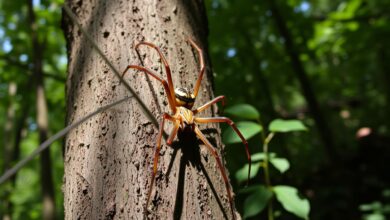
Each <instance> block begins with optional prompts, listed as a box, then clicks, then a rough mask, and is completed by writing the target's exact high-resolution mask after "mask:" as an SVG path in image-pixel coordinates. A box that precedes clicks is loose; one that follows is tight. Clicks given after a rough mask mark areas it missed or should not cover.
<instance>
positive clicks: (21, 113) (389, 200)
mask: <svg viewBox="0 0 390 220" xmlns="http://www.w3.org/2000/svg"><path fill="white" fill-rule="evenodd" d="M62 3H63V1H62V0H53V1H44V0H33V1H31V2H30V3H29V1H21V0H13V1H0V100H1V105H0V126H1V128H0V129H1V132H2V135H0V143H1V146H3V147H2V148H1V154H0V155H1V156H0V171H1V172H0V173H3V172H4V170H5V169H6V167H10V166H11V165H13V164H15V162H16V161H18V160H20V158H23V157H25V156H26V155H28V154H29V153H31V152H32V151H33V150H34V148H35V147H36V146H37V145H38V142H39V139H40V138H41V139H42V138H44V137H45V135H46V136H50V135H52V134H54V133H55V132H57V131H59V130H60V129H61V128H63V127H64V121H65V94H64V91H65V79H66V74H65V71H66V63H67V59H66V48H65V41H64V37H63V33H62V30H61V4H62ZM206 8H207V14H208V20H209V25H208V29H209V48H208V49H209V51H208V52H209V54H210V56H211V60H212V67H213V75H214V87H215V95H225V96H226V97H227V107H229V106H234V105H236V104H244V103H245V104H250V105H252V106H254V107H255V108H256V109H257V110H258V112H260V117H261V120H262V123H263V124H264V125H267V124H269V123H270V122H271V121H272V120H273V119H276V118H283V119H300V120H301V121H302V122H303V123H304V124H305V125H306V127H307V128H308V131H307V132H299V133H298V132H293V133H288V134H278V135H277V136H276V137H275V138H274V140H273V142H272V143H270V146H269V148H270V151H272V152H275V153H276V154H277V155H279V156H282V157H283V158H286V159H287V160H288V161H289V164H290V169H289V170H288V171H287V172H285V173H284V174H282V175H281V174H280V172H278V171H277V170H276V169H274V168H270V177H271V179H272V182H273V184H275V185H291V186H294V187H296V188H297V189H298V190H299V192H300V194H301V195H302V196H303V197H305V198H307V199H308V200H309V202H310V206H311V207H310V215H309V216H310V219H370V220H375V219H377V220H382V219H387V218H389V216H390V184H389V183H390V175H389V174H390V172H389V171H388V168H389V167H390V166H389V165H390V164H389V161H390V144H389V143H390V132H389V129H390V115H389V113H390V22H389V21H390V11H389V9H390V1H389V0H345V1H342V0H318V1H302V0H285V1H281V0H279V1H273V0H264V1H255V0H245V1H243V0H230V1H228V0H206ZM36 68H41V70H42V71H41V72H42V73H43V74H41V75H36V73H37V69H36ZM38 72H39V71H38ZM34 84H36V85H41V88H42V89H43V90H44V91H45V93H44V94H45V96H44V97H43V98H44V100H46V104H47V109H49V112H48V118H49V120H48V121H47V126H46V127H45V126H44V125H45V124H43V127H44V128H46V129H44V131H45V132H46V134H42V132H39V130H41V129H38V128H39V127H40V126H41V127H42V124H41V125H40V124H39V123H38V122H37V120H36V118H37V117H36V115H37V111H36V107H35V103H36V102H37V100H38V99H41V98H42V97H40V98H39V96H37V94H38V93H39V92H38V93H37V88H36V87H35V86H34ZM232 117H233V119H234V120H236V121H239V120H241V119H240V117H234V116H232ZM265 127H266V126H265ZM41 131H42V130H41ZM249 142H250V148H251V152H253V153H258V152H261V151H262V138H261V135H260V134H257V135H255V136H253V137H251V138H250V140H249ZM237 155H242V156H237ZM46 158H49V162H48V161H47V159H46V160H44V161H42V160H41V159H39V158H36V159H35V160H34V161H33V162H31V163H29V164H28V165H27V166H25V167H24V168H23V169H22V170H20V171H19V172H18V174H17V176H16V177H15V178H14V179H12V180H11V181H8V182H7V183H6V184H3V185H1V187H0V217H1V218H2V219H4V217H6V216H11V217H12V219H42V197H43V195H42V194H44V195H45V196H44V197H46V196H49V197H50V198H52V199H54V201H55V204H56V207H55V212H56V217H57V218H58V219H62V218H63V206H62V203H63V202H62V200H63V195H62V191H61V184H62V175H63V159H62V142H61V141H57V142H56V143H55V144H53V146H52V147H51V148H50V155H47V157H46ZM225 159H226V161H227V165H228V168H229V172H230V177H231V180H232V184H233V188H234V189H235V192H236V206H237V208H238V210H239V211H240V213H241V214H243V213H245V210H246V207H245V204H247V202H246V201H247V199H248V197H249V196H250V195H248V194H247V193H241V189H243V188H244V184H243V183H241V182H240V180H239V179H236V178H238V177H237V175H236V174H237V172H238V171H239V170H240V169H241V168H242V167H243V166H244V164H245V163H246V161H245V160H246V157H245V155H244V151H243V149H242V146H241V145H240V144H232V145H230V144H229V145H227V147H226V155H225ZM48 163H49V164H50V165H49V166H47V164H48ZM45 164H46V165H45ZM42 167H43V168H42ZM41 173H42V174H43V175H41ZM50 175H52V177H50ZM48 176H49V177H50V178H52V183H48V182H47V181H48V180H47V179H48V178H47V177H48ZM263 181H264V180H263V177H262V172H261V171H260V172H258V174H257V176H255V177H254V178H253V179H251V181H250V185H255V184H258V183H262V182H263ZM43 182H46V183H43ZM42 184H49V186H47V185H46V186H47V187H46V188H47V189H48V190H47V192H41V188H42V187H41V185H42ZM48 187H49V188H48ZM50 187H51V188H52V189H50ZM274 211H275V213H276V214H275V218H276V219H297V217H296V216H295V215H293V214H290V213H289V212H286V211H285V210H284V209H283V208H282V206H281V205H280V204H279V203H277V202H276V201H274ZM265 218H266V212H265V211H262V212H260V213H258V214H255V215H252V216H248V219H265Z"/></svg>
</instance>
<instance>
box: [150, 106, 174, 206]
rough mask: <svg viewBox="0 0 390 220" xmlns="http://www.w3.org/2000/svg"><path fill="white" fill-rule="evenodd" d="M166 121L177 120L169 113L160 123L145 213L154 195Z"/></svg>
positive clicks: (165, 114)
mask: <svg viewBox="0 0 390 220" xmlns="http://www.w3.org/2000/svg"><path fill="white" fill-rule="evenodd" d="M165 120H170V121H175V122H176V120H175V118H174V117H172V116H170V115H168V114H167V113H164V115H163V119H162V120H161V122H160V129H159V132H158V135H157V141H156V142H157V143H156V148H155V151H154V158H153V169H152V178H151V181H150V186H149V191H148V194H147V200H146V206H145V213H146V212H147V209H148V206H149V201H150V196H151V194H152V189H153V184H154V180H155V178H156V174H157V165H158V159H159V158H160V150H161V138H162V134H163V131H164V124H165ZM172 133H173V132H172ZM172 133H171V135H170V137H169V138H171V136H172ZM173 138H174V136H173ZM173 138H172V139H173Z"/></svg>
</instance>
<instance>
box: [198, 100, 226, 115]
mask: <svg viewBox="0 0 390 220" xmlns="http://www.w3.org/2000/svg"><path fill="white" fill-rule="evenodd" d="M219 101H221V102H222V107H224V106H225V96H223V95H221V96H218V97H216V98H214V99H213V100H211V101H209V102H207V103H206V104H204V105H202V106H200V107H199V108H197V109H195V110H193V111H192V112H193V113H194V114H197V113H199V112H202V111H204V110H205V109H207V108H209V107H210V106H211V105H212V104H214V103H217V102H219Z"/></svg>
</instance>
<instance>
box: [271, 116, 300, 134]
mask: <svg viewBox="0 0 390 220" xmlns="http://www.w3.org/2000/svg"><path fill="white" fill-rule="evenodd" d="M268 129H269V130H270V131H272V132H290V131H307V128H306V126H305V125H304V124H303V123H302V122H301V121H299V120H283V119H275V120H273V121H272V122H271V123H270V125H269V128H268Z"/></svg>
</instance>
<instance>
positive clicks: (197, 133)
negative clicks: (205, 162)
mask: <svg viewBox="0 0 390 220" xmlns="http://www.w3.org/2000/svg"><path fill="white" fill-rule="evenodd" d="M194 127H195V129H194V131H195V133H196V135H197V136H198V137H199V138H200V140H202V142H203V143H204V144H205V145H206V147H207V149H208V150H209V151H210V152H211V154H212V155H213V157H214V158H215V160H216V161H217V165H218V168H219V170H220V171H221V174H222V178H223V181H224V182H225V186H226V191H227V194H228V198H229V203H230V209H231V211H232V216H233V219H236V215H235V213H234V210H233V198H232V194H231V189H230V185H229V181H228V178H227V176H226V172H225V170H224V167H223V166H222V162H221V159H220V157H219V155H218V152H217V151H216V150H215V149H214V147H213V145H211V143H210V142H209V141H208V140H207V138H206V137H205V136H204V135H203V133H202V132H201V131H200V130H199V128H198V126H194Z"/></svg>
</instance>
